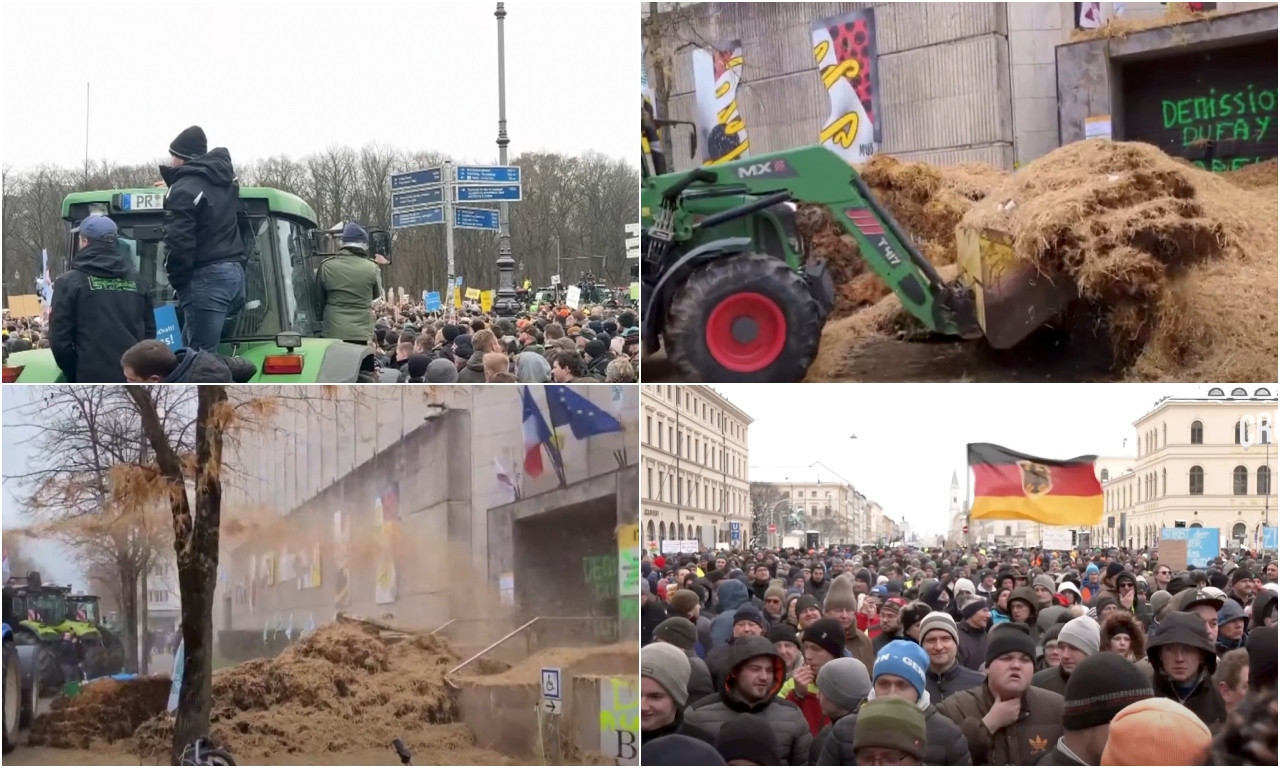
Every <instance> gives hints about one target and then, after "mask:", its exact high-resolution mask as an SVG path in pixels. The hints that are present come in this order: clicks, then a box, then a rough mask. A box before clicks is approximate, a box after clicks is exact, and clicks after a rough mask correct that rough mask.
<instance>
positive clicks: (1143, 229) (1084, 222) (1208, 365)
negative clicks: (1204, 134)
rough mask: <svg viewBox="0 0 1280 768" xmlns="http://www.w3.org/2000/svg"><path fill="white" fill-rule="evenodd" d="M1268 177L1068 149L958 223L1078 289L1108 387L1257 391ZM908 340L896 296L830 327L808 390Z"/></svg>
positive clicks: (1154, 157)
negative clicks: (1110, 367) (1241, 386)
mask: <svg viewBox="0 0 1280 768" xmlns="http://www.w3.org/2000/svg"><path fill="white" fill-rule="evenodd" d="M1271 167H1272V170H1271V172H1270V174H1271V179H1272V180H1273V181H1272V184H1271V185H1270V186H1268V185H1266V184H1263V183H1261V180H1262V179H1264V178H1265V177H1266V176H1267V173H1268V172H1267V171H1266V170H1265V169H1260V170H1257V171H1247V172H1246V170H1247V169H1246V170H1241V171H1237V172H1235V174H1234V175H1233V176H1232V177H1231V178H1224V177H1223V175H1215V174H1212V173H1209V172H1207V171H1203V170H1200V169H1197V168H1194V167H1191V166H1189V165H1187V164H1185V163H1182V162H1179V161H1176V160H1174V159H1172V158H1170V157H1169V156H1167V155H1165V154H1164V153H1162V152H1161V151H1160V150H1158V149H1156V148H1155V147H1154V146H1151V145H1148V144H1141V143H1120V142H1109V141H1102V140H1095V141H1083V142H1075V143H1073V144H1070V145H1067V146H1066V147H1062V148H1060V149H1058V150H1055V151H1054V152H1051V153H1049V154H1048V155H1045V156H1044V157H1041V158H1039V159H1037V160H1036V161H1034V162H1032V163H1030V164H1029V165H1027V166H1026V167H1025V168H1023V169H1022V170H1020V171H1019V172H1018V173H1016V174H1014V175H1012V176H1010V177H1008V178H1006V179H1005V180H1003V181H1002V182H1001V183H1000V184H999V185H998V186H996V187H995V188H993V189H991V190H990V192H989V194H987V195H986V196H985V197H984V198H983V199H982V200H980V201H975V202H974V203H973V204H972V205H971V207H970V209H969V210H968V211H967V212H966V213H965V214H964V215H963V217H962V221H963V222H964V224H965V225H968V226H973V227H977V228H985V227H991V228H994V229H997V230H1000V231H1003V232H1007V233H1009V234H1011V235H1012V236H1013V238H1014V250H1015V252H1016V253H1017V254H1018V255H1019V256H1021V257H1023V258H1027V259H1029V260H1031V261H1032V262H1033V263H1034V264H1036V265H1037V266H1038V268H1039V269H1041V270H1042V271H1044V272H1046V273H1055V272H1056V273H1060V274H1063V275H1065V276H1066V277H1067V278H1069V279H1071V280H1072V281H1073V282H1074V283H1075V284H1076V286H1077V288H1078V289H1079V292H1080V295H1081V297H1082V298H1083V299H1084V301H1085V303H1087V304H1089V305H1091V306H1092V307H1094V308H1095V309H1097V310H1098V312H1099V313H1100V314H1101V316H1102V317H1103V318H1104V319H1105V321H1106V326H1107V332H1108V335H1109V341H1110V345H1111V349H1112V352H1113V356H1114V359H1115V371H1114V375H1115V376H1116V377H1117V378H1125V379H1130V380H1145V381H1210V380H1223V381H1265V380H1267V379H1269V378H1271V377H1272V376H1273V375H1274V373H1275V361H1276V355H1277V347H1276V330H1275V329H1276V194H1275V187H1274V164H1273V165H1272V166H1271ZM948 223H949V224H950V222H948ZM951 274H953V273H951ZM948 277H950V274H948ZM912 329H915V332H918V331H919V326H918V325H916V324H915V323H914V322H913V321H912V319H911V318H910V317H908V316H907V315H906V313H905V312H903V311H902V308H901V305H900V303H899V302H898V301H897V298H896V297H894V296H886V297H885V298H883V299H881V300H880V301H879V302H878V303H877V304H876V305H874V306H872V307H870V308H868V309H864V310H862V311H861V312H858V313H857V314H856V315H853V316H851V317H849V318H845V319H844V320H842V321H838V322H832V323H828V325H827V327H826V329H824V332H823V344H822V348H821V349H820V350H819V353H818V359H817V360H816V361H815V364H814V367H813V368H812V369H811V370H810V373H809V378H810V379H811V380H824V379H825V380H829V379H831V378H837V379H838V378H839V376H840V371H841V370H842V369H844V368H845V367H846V366H845V363H846V362H847V360H848V359H849V356H850V355H852V354H856V347H857V346H859V345H860V344H862V343H865V342H866V341H868V340H870V339H873V338H876V337H880V338H883V337H885V336H889V335H895V334H897V335H903V334H910V333H912V332H913V331H912Z"/></svg>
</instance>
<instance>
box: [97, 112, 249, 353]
mask: <svg viewBox="0 0 1280 768" xmlns="http://www.w3.org/2000/svg"><path fill="white" fill-rule="evenodd" d="M207 148H208V143H207V142H206V140H205V136H204V131H203V130H202V129H201V128H200V127H199V126H196V125H193V126H191V127H190V128H187V129H186V130H184V131H183V132H182V133H180V134H178V138H176V139H174V140H173V143H172V144H170V145H169V156H170V164H169V165H168V166H161V168H160V178H162V179H163V180H164V183H165V184H166V185H168V187H169V191H168V192H167V193H166V194H165V199H164V210H165V224H164V247H165V254H166V255H165V264H164V267H165V272H166V273H167V274H168V276H169V285H170V286H172V287H173V290H174V291H176V292H177V294H178V317H179V319H180V320H181V322H182V338H183V341H185V342H186V345H187V346H188V347H190V348H192V349H217V348H218V342H219V341H220V340H221V339H222V331H223V328H224V326H226V324H227V320H228V319H229V318H232V317H234V316H235V314H236V313H237V312H239V311H240V309H241V308H242V307H243V306H244V300H245V295H244V285H245V273H244V264H245V256H244V247H245V246H244V240H243V238H242V237H241V234H240V225H239V220H238V218H237V217H238V215H239V211H240V186H239V184H237V183H236V173H235V169H234V168H233V167H232V166H231V154H230V153H229V152H227V150H226V149H225V148H224V147H217V148H215V149H213V150H212V151H207ZM123 352H124V350H121V353H123ZM116 359H117V360H119V356H118V355H117V356H116Z"/></svg>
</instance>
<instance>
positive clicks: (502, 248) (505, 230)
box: [450, 3, 516, 317]
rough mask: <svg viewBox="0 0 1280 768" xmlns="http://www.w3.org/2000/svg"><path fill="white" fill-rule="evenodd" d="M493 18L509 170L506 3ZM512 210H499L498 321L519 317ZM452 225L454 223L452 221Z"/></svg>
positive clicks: (503, 150)
mask: <svg viewBox="0 0 1280 768" xmlns="http://www.w3.org/2000/svg"><path fill="white" fill-rule="evenodd" d="M493 15H494V17H495V18H497V19H498V164H499V165H503V166H505V165H506V164H507V145H508V144H510V143H511V140H510V139H509V138H507V60H506V50H505V40H504V38H503V32H502V27H503V24H502V22H503V20H504V19H506V17H507V9H506V8H505V7H504V4H503V3H498V7H497V10H495V11H494V12H493ZM509 208H510V205H509V204H508V203H506V202H503V203H501V204H500V205H499V206H498V295H497V301H495V302H494V303H493V310H494V313H495V314H497V316H498V317H515V315H516V289H515V278H514V276H513V274H512V272H513V271H514V269H515V265H516V260H515V257H513V256H512V255H511V229H510V219H509V218H508V211H509ZM450 221H451V222H452V219H450Z"/></svg>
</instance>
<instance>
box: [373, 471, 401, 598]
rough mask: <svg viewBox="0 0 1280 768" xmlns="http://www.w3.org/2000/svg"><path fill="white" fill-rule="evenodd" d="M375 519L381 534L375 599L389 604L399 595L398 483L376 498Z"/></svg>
mask: <svg viewBox="0 0 1280 768" xmlns="http://www.w3.org/2000/svg"><path fill="white" fill-rule="evenodd" d="M373 519H374V524H375V525H376V526H377V531H378V534H379V540H378V579H377V584H376V585H375V587H374V596H373V600H374V602H375V603H377V604H378V605H387V604H388V603H394V602H395V601H396V597H397V589H396V587H397V581H398V579H397V578H396V551H395V547H396V541H397V539H399V533H400V531H399V528H400V492H399V488H398V486H397V485H393V486H392V487H391V488H390V489H389V490H387V492H386V493H384V494H382V496H380V497H379V498H377V499H375V500H374V514H373Z"/></svg>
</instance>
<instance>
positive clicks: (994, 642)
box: [986, 621, 1036, 667]
mask: <svg viewBox="0 0 1280 768" xmlns="http://www.w3.org/2000/svg"><path fill="white" fill-rule="evenodd" d="M1015 651H1016V652H1018V653H1025V654H1026V655H1027V658H1028V659H1032V660H1034V659H1035V657H1036V643H1035V641H1034V640H1032V639H1031V630H1030V629H1029V628H1028V627H1027V625H1026V624H1021V623H1019V622H1016V621H1007V622H1005V623H1003V624H997V625H996V626H995V628H993V629H992V630H991V631H990V632H989V633H987V658H986V662H987V666H988V667H990V666H991V662H993V661H995V660H996V659H998V658H1000V657H1001V656H1003V655H1005V654H1006V653H1013V652H1015Z"/></svg>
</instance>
